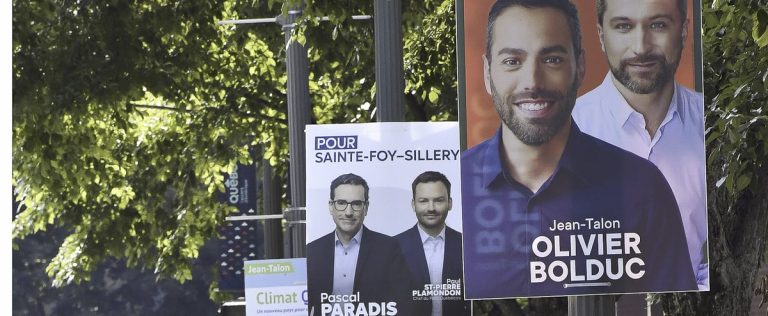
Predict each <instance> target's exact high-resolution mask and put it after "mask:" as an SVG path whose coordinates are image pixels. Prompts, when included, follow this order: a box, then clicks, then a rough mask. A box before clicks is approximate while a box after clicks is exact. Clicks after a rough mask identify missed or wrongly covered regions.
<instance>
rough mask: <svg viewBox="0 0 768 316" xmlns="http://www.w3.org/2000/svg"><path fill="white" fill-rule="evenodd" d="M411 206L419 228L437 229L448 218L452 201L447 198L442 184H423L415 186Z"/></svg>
mask: <svg viewBox="0 0 768 316" xmlns="http://www.w3.org/2000/svg"><path fill="white" fill-rule="evenodd" d="M411 205H412V206H413V211H414V212H416V218H417V219H418V220H419V224H421V226H423V227H425V228H439V227H442V225H443V224H444V223H445V218H446V217H448V211H450V210H451V207H452V200H451V198H450V197H448V190H447V189H446V187H445V184H443V183H442V182H440V181H435V182H424V183H419V184H417V185H416V190H415V191H414V196H413V201H411Z"/></svg>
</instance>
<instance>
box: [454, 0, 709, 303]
mask: <svg viewBox="0 0 768 316" xmlns="http://www.w3.org/2000/svg"><path fill="white" fill-rule="evenodd" d="M700 7H701V4H700V1H698V0H695V1H676V0H669V1H644V0H633V1H625V0H603V1H597V2H596V1H593V0H575V1H567V0H563V1H541V2H537V1H508V0H507V1H493V0H472V1H466V0H458V1H457V8H458V9H457V14H458V18H457V21H458V22H457V23H458V33H459V36H458V39H457V43H458V46H459V47H458V48H457V53H458V64H459V65H458V67H459V96H460V97H459V117H460V123H461V126H462V127H461V137H462V149H463V151H462V154H461V158H460V160H461V170H462V171H461V178H462V201H463V205H462V217H463V228H464V231H463V232H464V269H465V270H464V272H465V273H464V276H465V283H464V285H465V294H466V296H465V297H466V298H467V299H490V298H510V297H541V296H563V295H586V294H619V293H644V292H679V291H707V290H709V264H708V249H707V209H706V205H707V203H706V178H705V177H706V174H705V148H704V112H703V109H704V105H703V96H702V94H701V81H700V80H701V49H700V45H701V40H700V13H699V11H700Z"/></svg>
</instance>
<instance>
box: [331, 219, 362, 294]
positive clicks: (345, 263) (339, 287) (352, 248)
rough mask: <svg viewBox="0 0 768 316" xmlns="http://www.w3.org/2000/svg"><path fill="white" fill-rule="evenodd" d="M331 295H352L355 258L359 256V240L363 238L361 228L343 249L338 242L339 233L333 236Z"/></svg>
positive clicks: (355, 265)
mask: <svg viewBox="0 0 768 316" xmlns="http://www.w3.org/2000/svg"><path fill="white" fill-rule="evenodd" d="M333 236H334V239H335V242H334V245H335V247H334V255H333V294H352V291H353V290H354V287H355V269H356V268H357V257H358V255H359V254H360V240H361V239H362V237H363V228H362V227H360V230H359V231H357V234H355V236H354V237H352V240H350V241H349V244H347V246H346V247H345V246H344V245H343V244H342V243H341V240H339V233H338V232H336V233H335V234H333Z"/></svg>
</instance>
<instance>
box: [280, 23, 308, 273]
mask: <svg viewBox="0 0 768 316" xmlns="http://www.w3.org/2000/svg"><path fill="white" fill-rule="evenodd" d="M299 15H301V10H300V9H298V8H295V9H291V10H288V15H287V16H285V20H284V22H283V23H281V24H282V26H283V32H284V33H285V44H286V49H285V50H286V64H287V71H288V142H289V150H290V182H291V207H293V208H303V207H304V206H306V187H305V183H306V178H307V174H306V158H305V154H306V148H305V147H304V142H305V136H304V128H305V127H306V125H307V124H308V123H309V122H310V112H311V107H310V103H309V60H308V59H307V49H306V48H304V46H302V45H301V44H299V43H298V42H296V41H292V40H291V30H293V23H294V22H295V21H296V19H297V18H298V17H299ZM297 228H298V227H297ZM301 228H304V225H301ZM305 234H306V229H301V231H299V232H297V234H293V236H292V237H293V238H292V240H291V243H292V244H293V245H294V247H293V248H294V249H292V251H291V253H292V256H293V257H294V258H300V257H304V256H305V251H304V245H303V244H302V245H301V247H298V249H296V247H295V245H297V242H300V241H303V240H304V238H299V235H301V237H304V236H305ZM297 239H300V240H297Z"/></svg>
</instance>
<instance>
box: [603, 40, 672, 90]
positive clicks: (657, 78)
mask: <svg viewBox="0 0 768 316" xmlns="http://www.w3.org/2000/svg"><path fill="white" fill-rule="evenodd" d="M680 54H682V49H681V50H680V51H679V52H678V54H677V59H676V60H675V61H674V62H672V63H668V62H667V60H666V58H664V56H661V55H658V54H645V55H640V56H637V57H634V58H631V59H624V60H622V61H621V62H619V67H618V68H616V67H614V66H613V65H610V68H611V72H612V73H613V76H614V77H615V78H616V80H618V81H619V82H621V84H622V85H623V86H624V87H626V88H627V89H629V91H632V92H634V93H637V94H648V93H651V92H657V91H659V90H661V88H663V87H664V86H665V85H666V84H667V83H669V81H670V80H672V79H673V78H674V76H675V71H676V70H677V65H678V64H679V63H680ZM651 61H655V62H657V63H659V64H660V65H661V70H659V72H657V73H656V74H655V75H649V76H642V79H644V80H645V81H648V82H647V83H643V82H641V81H636V80H634V79H632V76H631V75H630V74H629V72H628V71H627V67H628V65H629V64H630V63H643V62H651Z"/></svg>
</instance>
